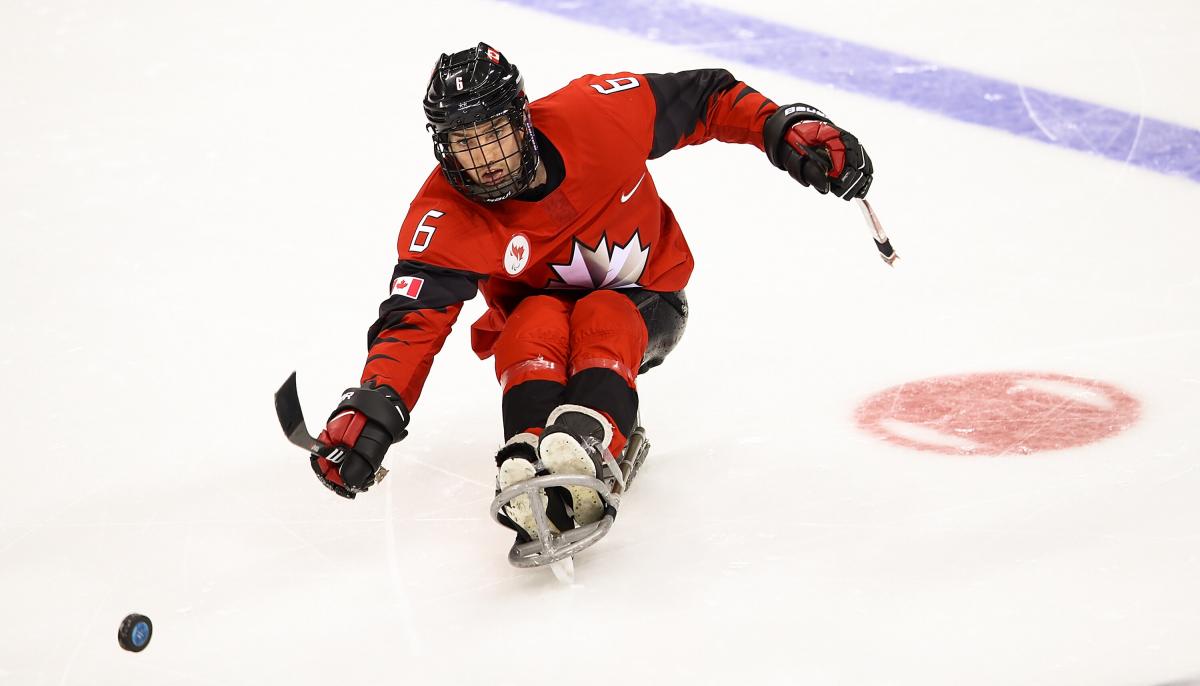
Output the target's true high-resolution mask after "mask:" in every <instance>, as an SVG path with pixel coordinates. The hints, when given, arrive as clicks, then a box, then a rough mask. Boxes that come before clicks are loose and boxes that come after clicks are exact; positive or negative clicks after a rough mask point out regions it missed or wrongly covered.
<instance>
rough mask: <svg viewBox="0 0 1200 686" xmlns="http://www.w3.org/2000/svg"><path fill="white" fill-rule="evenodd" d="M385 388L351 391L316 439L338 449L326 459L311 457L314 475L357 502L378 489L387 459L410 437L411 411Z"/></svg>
mask: <svg viewBox="0 0 1200 686" xmlns="http://www.w3.org/2000/svg"><path fill="white" fill-rule="evenodd" d="M390 390H391V389H389V388H387V387H386V386H384V387H381V388H370V387H366V388H348V389H346V391H345V392H344V393H343V394H342V401H341V402H340V403H338V406H337V409H335V410H334V411H333V414H331V415H330V416H329V422H328V423H327V424H326V425H325V430H324V431H322V432H321V435H320V436H319V437H318V440H320V441H321V442H322V443H325V444H327V445H332V446H335V447H336V448H337V450H335V451H334V452H333V453H332V454H330V455H329V457H328V458H325V457H321V456H320V455H316V454H311V455H309V462H310V463H311V464H312V469H313V472H315V473H316V475H317V478H318V479H320V480H321V483H323V484H325V486H326V487H327V488H329V490H331V491H333V492H334V493H337V494H338V495H340V496H342V497H343V498H351V499H352V498H354V496H355V495H357V494H358V493H363V492H366V490H367V489H368V488H369V487H371V486H373V485H375V484H376V483H377V482H378V481H379V479H381V478H382V476H383V474H386V473H387V472H386V471H383V470H381V469H380V466H381V465H382V464H383V456H384V455H385V454H387V450H388V448H389V447H391V446H392V444H393V443H399V442H400V440H401V439H403V438H404V437H405V436H407V435H408V431H406V430H405V427H406V426H408V408H407V407H405V406H404V401H403V400H401V399H400V398H399V397H396V396H395V395H394V394H392V393H389V392H388V391H390Z"/></svg>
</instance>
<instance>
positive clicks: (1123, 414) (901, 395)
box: [855, 372, 1141, 455]
mask: <svg viewBox="0 0 1200 686" xmlns="http://www.w3.org/2000/svg"><path fill="white" fill-rule="evenodd" d="M1140 411H1141V406H1140V404H1139V403H1138V401H1137V400H1136V399H1135V398H1133V397H1132V396H1130V395H1129V394H1127V393H1125V392H1124V391H1122V390H1121V389H1119V388H1117V387H1116V386H1113V385H1111V384H1107V383H1103V382H1100V381H1093V380H1091V379H1081V378H1078V377H1073V376H1065V375H1063V374H1046V373H1041V372H1030V373H1024V372H1004V373H992V374H964V375H961V376H942V377H937V378H932V379H923V380H921V381H914V382H912V383H906V384H903V385H901V386H896V387H893V388H889V389H887V390H885V391H881V392H879V393H877V394H875V395H873V396H871V397H870V398H868V399H867V400H866V401H865V402H863V404H862V405H860V406H859V407H858V410H857V411H856V413H855V415H856V418H857V420H858V425H859V427H861V428H862V429H864V430H866V431H868V432H870V433H873V434H875V435H877V436H880V437H882V438H884V439H885V440H887V441H889V442H891V443H895V444H897V445H903V446H906V447H909V448H914V449H916V450H926V451H931V452H938V453H946V454H950V455H1005V454H1012V453H1017V454H1022V455H1028V454H1029V453H1035V452H1040V451H1043V450H1059V449H1062V448H1072V447H1075V446H1080V445H1086V444H1088V443H1094V442H1096V441H1099V440H1101V439H1103V438H1107V437H1109V436H1112V435H1113V434H1116V433H1118V432H1120V431H1123V430H1124V429H1126V428H1128V427H1130V426H1132V425H1133V424H1134V423H1135V422H1137V420H1138V415H1139V414H1140Z"/></svg>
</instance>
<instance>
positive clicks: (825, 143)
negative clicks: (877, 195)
mask: <svg viewBox="0 0 1200 686" xmlns="http://www.w3.org/2000/svg"><path fill="white" fill-rule="evenodd" d="M763 142H764V143H765V145H766V149H767V158H768V159H770V160H771V164H773V165H775V166H776V167H779V168H780V169H783V170H785V171H787V173H788V174H791V176H792V178H793V179H795V180H797V181H799V182H800V183H802V184H804V185H805V186H811V187H812V188H815V189H816V190H817V192H818V193H821V194H822V195H824V194H826V193H829V192H832V193H833V194H834V195H836V196H838V197H839V198H841V199H843V200H853V199H854V198H863V197H866V195H867V189H869V188H870V187H871V178H872V177H871V175H872V174H873V173H874V168H873V167H872V166H871V158H870V157H868V156H867V151H866V150H863V147H862V146H861V145H859V143H858V139H857V138H855V137H854V135H853V134H851V133H850V132H848V131H845V130H843V129H839V128H838V127H836V126H834V125H833V122H831V121H829V118H828V117H826V116H825V113H824V112H822V111H821V110H818V109H817V108H815V107H810V106H808V105H805V104H802V103H796V104H794V105H785V106H783V107H780V108H779V109H778V110H777V111H776V112H775V114H772V115H771V116H770V117H768V118H767V123H766V125H764V126H763Z"/></svg>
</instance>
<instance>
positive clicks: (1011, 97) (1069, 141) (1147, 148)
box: [505, 0, 1200, 181]
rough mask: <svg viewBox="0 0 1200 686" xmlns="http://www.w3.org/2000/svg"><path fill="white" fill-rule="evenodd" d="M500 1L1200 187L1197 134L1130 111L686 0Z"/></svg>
mask: <svg viewBox="0 0 1200 686" xmlns="http://www.w3.org/2000/svg"><path fill="white" fill-rule="evenodd" d="M505 2H509V3H510V4H513V5H518V6H521V7H526V8H529V9H534V10H540V11H543V12H548V13H551V14H555V15H558V16H561V17H564V18H567V19H571V20H573V21H577V22H580V23H582V24H587V25H589V26H596V27H604V28H609V29H616V30H619V31H623V32H626V33H630V34H633V35H635V36H638V37H641V38H644V39H647V40H651V41H656V42H660V43H668V44H671V45H678V46H682V47H686V48H688V49H691V50H697V51H700V52H706V53H709V54H711V55H715V56H717V57H722V58H726V59H731V60H737V61H739V62H743V63H745V64H750V65H753V66H756V67H761V68H764V69H770V70H773V71H778V72H782V73H785V74H788V75H789V76H794V77H796V78H799V79H804V80H807V81H813V82H816V83H820V84H825V85H829V86H833V87H835V88H840V89H842V90H846V91H850V92H852V93H860V94H862V95H868V96H872V97H877V98H882V99H885V100H891V101H894V102H900V103H904V104H906V105H909V106H912V107H916V108H918V109H922V110H926V111H929V112H934V113H937V114H940V115H943V116H946V117H949V118H951V119H957V120H959V121H964V122H968V123H971V124H980V125H982V126H987V127H991V128H994V129H999V130H1001V131H1008V132H1009V133H1014V134H1016V135H1018V136H1023V137H1025V138H1032V139H1034V140H1037V141H1041V142H1043V143H1050V144H1053V145H1059V146H1062V147H1065V148H1070V149H1073V150H1081V151H1083V152H1088V153H1093V154H1096V155H1102V156H1104V157H1107V158H1109V159H1112V160H1116V161H1118V162H1123V163H1127V164H1132V165H1136V166H1138V167H1143V168H1145V169H1149V170H1152V171H1156V172H1160V173H1163V174H1171V175H1178V176H1185V177H1187V178H1189V179H1191V180H1192V181H1200V131H1197V130H1195V129H1189V128H1187V127H1184V126H1180V125H1178V124H1172V123H1169V122H1165V121H1161V120H1158V119H1151V118H1148V117H1144V116H1142V115H1140V114H1137V113H1134V112H1123V111H1121V110H1118V109H1113V108H1111V107H1105V106H1103V105H1098V104H1095V103H1089V102H1085V101H1083V100H1077V99H1075V98H1070V97H1066V96H1063V95H1056V94H1054V93H1050V92H1047V91H1043V90H1039V89H1036V88H1029V87H1025V86H1022V85H1020V84H1017V83H1011V82H1008V81H1002V80H1000V79H995V78H990V77H987V76H982V75H979V74H973V73H970V72H967V71H963V70H960V69H953V68H950V67H945V66H942V65H937V64H930V63H929V62H926V61H923V60H919V59H915V58H912V57H906V56H904V55H899V54H896V53H891V52H886V51H884V50H879V49H877V48H872V47H868V46H865V45H859V44H856V43H851V42H848V41H844V40H841V39H838V38H833V37H831V36H825V35H821V34H818V33H812V32H809V31H804V30H802V29H797V28H794V27H791V26H785V25H782V24H776V23H773V22H770V21H767V20H764V19H758V18H755V17H750V16H746V15H742V14H737V13H734V12H730V11H728V10H723V9H720V8H716V7H709V6H705V5H700V4H696V3H692V2H687V1H686V0H605V1H603V2H595V3H592V2H578V1H573V0H572V1H567V0H505ZM614 68H620V65H614Z"/></svg>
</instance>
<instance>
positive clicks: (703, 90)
mask: <svg viewBox="0 0 1200 686" xmlns="http://www.w3.org/2000/svg"><path fill="white" fill-rule="evenodd" d="M645 77H646V81H647V83H648V85H649V86H650V91H651V93H652V94H653V96H654V105H655V113H654V140H653V143H652V145H651V149H650V153H649V155H648V157H649V159H655V158H658V157H662V156H663V155H665V154H667V153H668V152H670V151H671V150H676V149H678V148H681V147H683V146H685V145H697V144H700V143H704V142H707V141H710V140H719V141H723V142H725V143H749V144H750V145H753V146H755V147H757V148H758V149H759V150H762V151H763V152H765V153H767V157H768V159H770V161H771V163H772V164H774V165H775V166H776V167H779V168H780V169H783V170H786V171H787V172H788V173H789V174H790V175H791V176H792V178H794V179H796V180H797V181H799V182H800V183H801V184H803V185H805V186H810V187H812V188H814V189H816V190H817V191H818V192H820V193H822V194H824V193H829V192H831V191H832V192H833V193H835V194H836V195H837V196H838V197H841V198H843V199H845V200H850V199H852V198H856V197H858V198H861V197H864V196H865V195H866V194H867V189H868V188H870V186H871V179H872V174H873V173H874V169H873V167H872V165H871V158H870V157H868V156H867V153H866V151H865V150H863V148H862V146H861V145H860V144H859V142H858V139H857V138H856V137H855V136H853V135H852V134H850V133H849V132H848V131H846V130H844V129H841V128H839V127H837V126H835V125H834V124H833V122H831V121H830V120H829V118H828V117H826V116H825V114H824V113H823V112H821V111H820V110H818V109H817V108H815V107H812V106H810V105H805V104H802V103H795V104H791V105H784V106H783V107H780V106H779V105H776V104H775V103H774V102H773V101H771V99H770V98H767V97H766V96H764V95H763V94H761V93H759V92H758V91H756V90H755V89H754V88H752V87H750V86H748V85H746V84H745V83H743V82H742V81H739V80H737V79H736V78H734V76H733V75H732V74H730V73H729V72H728V71H726V70H724V69H695V70H691V71H682V72H676V73H672V74H645Z"/></svg>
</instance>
